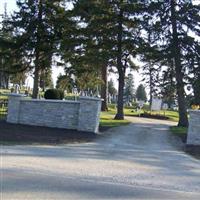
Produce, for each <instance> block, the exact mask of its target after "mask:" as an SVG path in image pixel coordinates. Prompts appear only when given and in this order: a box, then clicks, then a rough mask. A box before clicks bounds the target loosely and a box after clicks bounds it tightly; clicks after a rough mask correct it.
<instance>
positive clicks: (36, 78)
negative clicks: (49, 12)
mask: <svg viewBox="0 0 200 200" xmlns="http://www.w3.org/2000/svg"><path fill="white" fill-rule="evenodd" d="M42 13H43V8H42V0H39V2H38V24H37V44H36V48H35V71H34V83H33V95H32V98H33V99H37V97H38V92H39V72H40V61H39V60H40V48H39V47H40V42H41V38H40V31H41V30H40V29H41V23H42Z"/></svg>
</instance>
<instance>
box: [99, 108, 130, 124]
mask: <svg viewBox="0 0 200 200" xmlns="http://www.w3.org/2000/svg"><path fill="white" fill-rule="evenodd" d="M113 114H114V113H113V112H112V111H110V112H101V116H100V127H116V126H121V125H127V124H129V123H130V122H129V121H128V120H114V119H113V118H114V115H113Z"/></svg>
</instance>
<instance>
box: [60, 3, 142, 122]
mask: <svg viewBox="0 0 200 200" xmlns="http://www.w3.org/2000/svg"><path fill="white" fill-rule="evenodd" d="M140 5H141V4H140V3H139V1H135V2H133V1H129V0H128V1H126V2H124V1H122V0H120V1H110V0H109V1H105V0H100V1H99V0H89V1H84V0H80V1H77V2H75V3H74V9H73V11H72V14H73V16H74V19H76V26H75V32H73V33H72V35H73V37H72V38H73V39H72V38H69V37H67V38H66V39H65V45H63V46H64V47H65V52H66V53H65V59H66V60H68V61H69V62H70V63H71V66H76V71H77V72H78V71H79V70H80V68H82V69H84V68H85V66H84V65H86V63H87V65H88V66H90V69H91V71H93V70H94V68H96V69H97V71H98V68H99V69H101V68H102V67H105V66H108V67H111V66H115V67H116V68H117V71H118V75H119V79H118V80H119V88H118V105H117V114H116V116H115V119H123V118H124V113H123V95H124V79H125V72H126V68H127V67H131V66H132V62H131V59H130V58H131V56H135V54H136V49H137V45H138V31H139V30H138V20H136V19H135V18H133V16H136V15H138V13H140V11H141V10H140ZM68 33H69V32H68ZM67 35H69V34H67ZM67 41H68V42H67ZM67 44H68V47H66V46H67ZM71 44H74V46H73V45H71ZM66 55H68V56H66ZM69 55H70V56H69ZM92 66H94V68H93V69H92ZM104 74H105V73H104ZM104 82H105V81H104Z"/></svg>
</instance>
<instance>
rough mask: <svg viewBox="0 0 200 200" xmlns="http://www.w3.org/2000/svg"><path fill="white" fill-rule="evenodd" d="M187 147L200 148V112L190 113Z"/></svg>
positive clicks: (191, 111) (193, 111)
mask: <svg viewBox="0 0 200 200" xmlns="http://www.w3.org/2000/svg"><path fill="white" fill-rule="evenodd" d="M189 114H190V118H189V128H188V135H187V145H195V146H200V110H190V111H189Z"/></svg>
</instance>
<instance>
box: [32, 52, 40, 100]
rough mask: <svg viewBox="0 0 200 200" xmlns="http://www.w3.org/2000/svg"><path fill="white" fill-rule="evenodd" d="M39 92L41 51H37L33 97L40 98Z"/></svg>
mask: <svg viewBox="0 0 200 200" xmlns="http://www.w3.org/2000/svg"><path fill="white" fill-rule="evenodd" d="M38 92H39V52H36V58H35V71H34V82H33V95H32V98H33V99H37V98H38Z"/></svg>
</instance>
